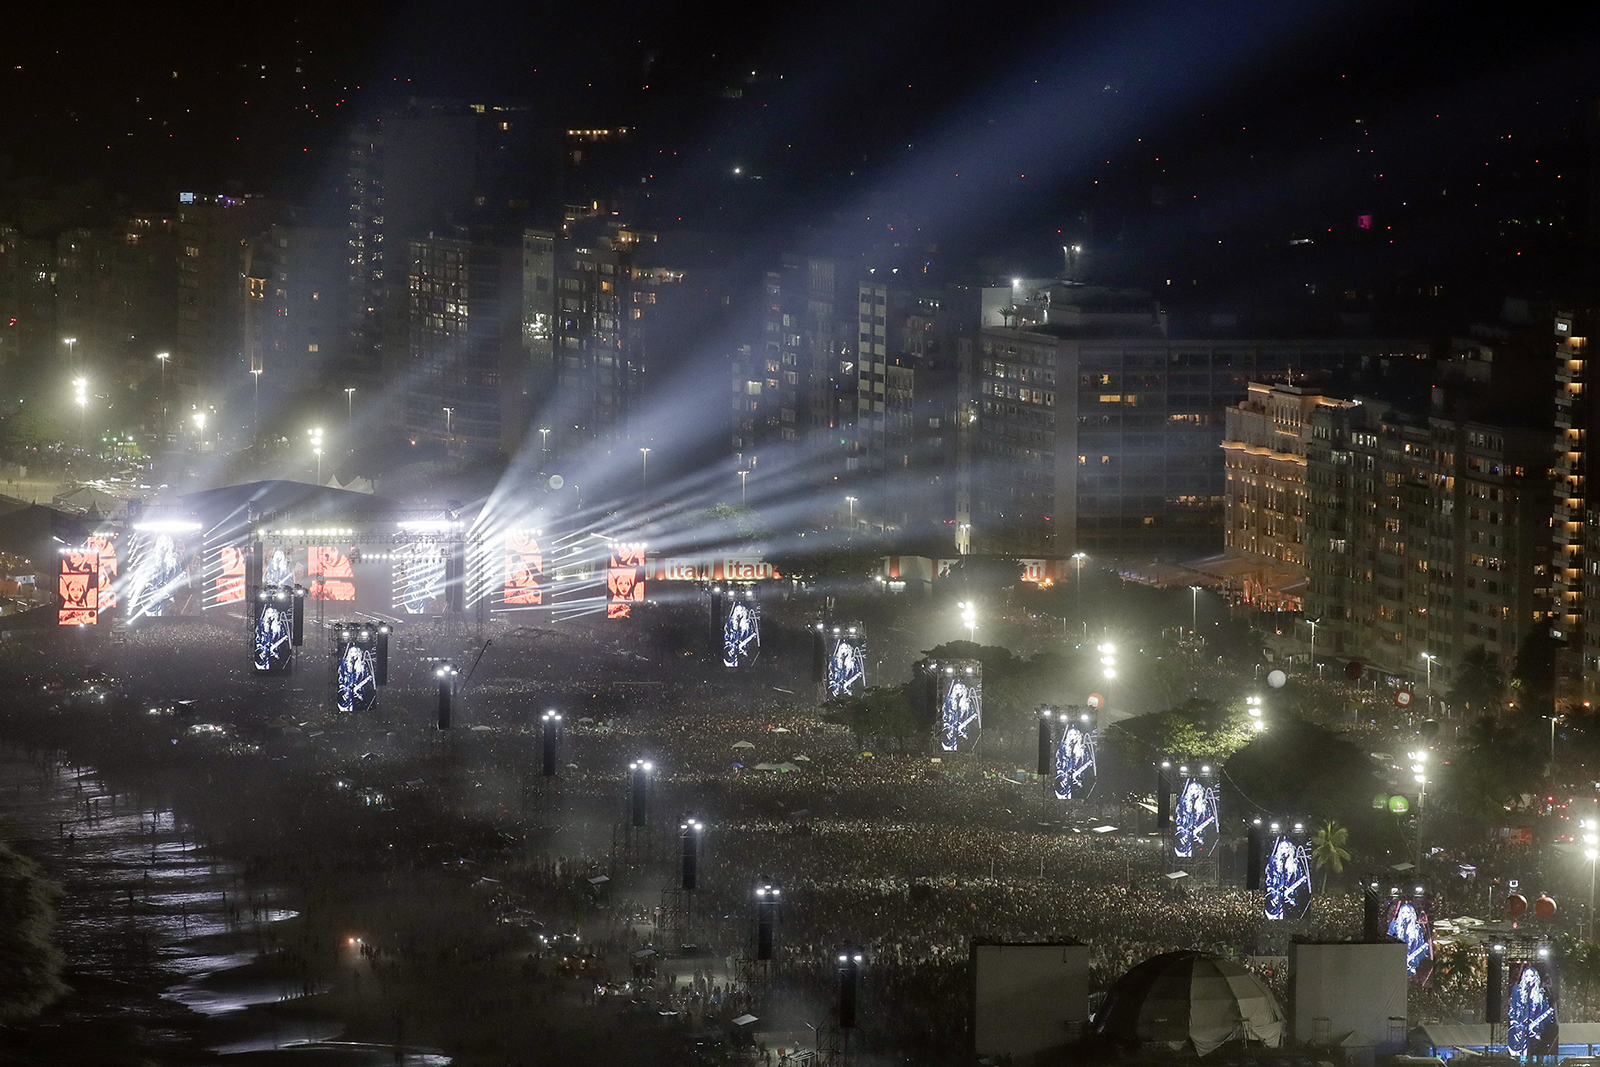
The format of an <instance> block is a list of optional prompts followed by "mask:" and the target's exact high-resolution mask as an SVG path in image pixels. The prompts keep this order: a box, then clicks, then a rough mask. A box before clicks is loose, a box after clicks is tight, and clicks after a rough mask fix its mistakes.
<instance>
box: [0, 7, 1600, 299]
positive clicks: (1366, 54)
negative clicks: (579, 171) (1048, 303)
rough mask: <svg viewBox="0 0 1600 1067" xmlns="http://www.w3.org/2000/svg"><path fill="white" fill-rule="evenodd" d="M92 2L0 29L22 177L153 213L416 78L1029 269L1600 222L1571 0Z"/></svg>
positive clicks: (679, 187) (1519, 240)
mask: <svg viewBox="0 0 1600 1067" xmlns="http://www.w3.org/2000/svg"><path fill="white" fill-rule="evenodd" d="M95 14H96V16H97V17H96V19H94V20H85V19H83V18H82V17H80V16H81V12H80V11H78V10H75V9H64V8H61V9H44V10H39V9H35V10H32V11H30V12H28V13H26V14H25V15H24V16H23V18H22V22H23V24H24V28H23V29H22V31H21V32H13V33H10V34H8V36H7V37H6V39H5V41H4V42H3V43H0V49H3V51H4V56H5V60H4V70H3V72H0V73H3V76H0V106H3V108H4V113H5V114H6V115H7V116H8V124H9V129H8V135H7V137H6V138H5V139H4V141H3V143H0V157H3V158H0V174H3V175H4V177H6V178H7V179H9V180H10V181H11V182H12V185H11V188H12V189H13V190H16V189H17V188H18V186H17V182H18V180H20V179H27V178H35V177H43V178H48V179H54V180H56V181H57V182H61V181H78V180H84V179H89V180H94V181H98V182H100V183H102V185H103V188H104V189H106V190H107V191H108V192H110V193H114V194H118V195H120V196H123V197H126V198H128V200H129V201H130V202H133V203H140V204H156V205H159V204H166V203H170V202H171V200H170V198H171V196H172V194H173V193H174V192H176V191H177V190H178V189H180V188H197V189H206V188H218V187H223V186H225V185H229V184H230V183H231V185H232V186H233V187H234V188H237V189H242V190H247V191H262V192H270V193H273V194H275V195H278V196H281V197H284V198H286V199H289V200H292V201H298V202H302V203H310V202H315V201H316V200H317V199H318V198H319V197H320V196H324V195H326V193H327V192H328V190H329V189H331V188H332V186H333V183H334V181H335V179H336V178H337V176H338V174H339V170H340V158H339V155H338V148H339V144H340V141H341V138H342V137H343V135H344V133H345V132H346V131H347V130H348V128H349V126H350V125H351V124H352V123H353V122H355V121H357V120H360V119H363V118H367V117H370V116H371V115H372V114H374V113H376V112H378V111H379V110H380V109H381V108H383V107H384V106H386V105H391V104H393V103H395V102H397V101H400V100H403V99H404V98H405V97H406V96H407V95H410V94H420V95H433V96H461V97H470V98H479V97H482V98H485V99H489V98H496V99H504V100H520V101H524V102H526V103H528V104H529V105H531V106H532V107H533V109H534V114H535V116H536V121H540V122H542V123H544V124H545V125H546V126H547V128H548V129H549V130H550V131H551V135H552V136H554V133H555V131H558V130H560V129H563V128H565V127H567V126H572V125H598V124H608V125H617V124H625V125H630V126H633V127H635V128H636V129H637V130H638V131H639V140H640V143H641V145H646V146H649V147H650V148H652V149H653V150H654V151H655V152H656V154H657V156H658V157H659V161H660V166H659V167H653V168H652V170H653V177H654V181H655V182H656V185H657V187H659V188H663V189H666V190H669V191H672V190H676V191H677V193H678V194H679V198H680V199H681V200H682V201H683V202H685V203H688V204H691V205H699V206H701V207H703V208H704V212H703V215H702V216H701V217H696V218H692V219H689V220H687V221H686V224H691V223H692V224H694V225H696V226H699V227H702V228H714V227H715V226H717V225H719V224H723V225H727V226H728V227H729V228H730V229H732V230H735V231H737V232H748V228H749V226H750V224H751V220H759V221H760V223H761V225H763V226H766V227H769V228H770V229H771V231H772V232H773V233H774V234H777V233H780V232H781V233H783V234H790V233H793V232H794V231H795V228H796V227H809V228H811V229H812V230H813V231H819V230H820V232H821V233H823V234H824V235H826V234H828V233H835V234H837V233H840V232H842V228H844V229H848V228H851V227H859V226H861V225H864V224H865V222H866V220H868V219H869V218H871V217H872V216H874V214H875V213H877V214H878V215H879V216H880V217H881V218H883V219H885V220H887V218H888V217H889V216H890V215H895V216H897V217H898V218H900V219H902V220H912V221H914V222H915V223H916V224H917V225H919V226H923V227H926V230H927V233H928V234H929V235H930V237H931V238H933V239H936V240H938V241H940V242H942V243H944V244H946V245H949V246H952V247H955V248H958V249H961V250H962V251H963V252H965V253H967V254H969V255H970V256H972V257H974V258H976V259H980V260H981V259H983V258H984V257H985V256H988V257H991V258H992V257H994V256H999V257H1001V259H1002V260H1003V259H1005V258H1006V257H1010V261H1012V262H1015V263H1018V264H1020V265H1023V266H1035V265H1037V266H1038V267H1039V268H1041V269H1053V267H1054V265H1053V264H1052V263H1050V262H1049V261H1048V260H1047V257H1048V256H1049V255H1051V254H1054V253H1053V252H1052V251H1051V250H1052V249H1054V248H1055V247H1056V246H1057V245H1058V244H1059V243H1061V242H1062V241H1065V240H1067V239H1073V240H1086V241H1088V242H1090V243H1091V244H1092V245H1093V246H1094V247H1095V248H1096V249H1100V250H1105V252H1106V254H1105V255H1104V256H1102V257H1101V259H1100V263H1101V266H1102V269H1103V270H1105V271H1106V272H1108V273H1109V274H1112V275H1115V274H1117V273H1118V272H1119V271H1122V272H1123V273H1128V274H1130V276H1131V280H1138V281H1143V282H1145V283H1147V284H1148V283H1150V281H1151V279H1152V278H1154V277H1155V276H1157V275H1160V274H1162V273H1164V272H1168V271H1171V270H1179V271H1183V270H1185V269H1191V270H1192V269H1194V268H1196V267H1198V266H1203V265H1204V263H1209V262H1213V261H1215V259H1216V257H1217V256H1222V257H1224V259H1227V257H1228V256H1229V254H1230V252H1231V251H1233V250H1234V249H1238V250H1239V252H1238V254H1239V255H1242V256H1244V257H1246V258H1249V259H1252V260H1259V259H1260V256H1261V255H1262V254H1263V253H1265V252H1267V251H1268V250H1281V249H1282V248H1284V247H1287V242H1288V240H1290V239H1294V238H1296V237H1318V238H1322V239H1323V240H1324V242H1327V241H1333V240H1338V239H1345V238H1350V237H1351V236H1352V235H1350V234H1349V233H1348V232H1347V231H1348V230H1349V229H1350V227H1352V226H1353V225H1354V219H1355V218H1356V217H1357V216H1358V215H1361V214H1371V215H1372V216H1374V219H1375V220H1376V223H1377V232H1378V234H1381V235H1383V236H1382V240H1383V241H1394V242H1395V244H1396V250H1395V254H1401V253H1403V252H1404V250H1405V249H1406V248H1408V247H1409V248H1410V250H1411V251H1410V252H1404V254H1405V255H1408V256H1410V259H1409V260H1408V261H1407V266H1406V268H1405V269H1407V270H1412V271H1415V270H1421V271H1423V272H1424V273H1425V272H1426V270H1427V269H1429V265H1430V264H1434V265H1439V264H1448V263H1456V262H1459V259H1460V256H1461V255H1462V254H1463V253H1467V252H1470V253H1471V254H1472V255H1475V256H1477V255H1486V256H1490V257H1491V258H1492V260H1493V268H1494V269H1495V270H1502V271H1509V272H1511V275H1510V276H1511V278H1512V280H1516V271H1517V270H1518V269H1519V268H1520V267H1522V266H1523V265H1522V264H1518V263H1517V262H1516V261H1517V260H1518V258H1519V257H1518V256H1517V253H1518V252H1521V253H1524V254H1525V255H1528V256H1538V255H1539V250H1540V249H1541V248H1544V247H1546V246H1548V245H1549V243H1550V242H1551V241H1552V240H1556V241H1569V239H1572V238H1575V237H1578V236H1581V235H1584V234H1593V233H1594V232H1595V231H1596V221H1597V219H1596V215H1597V212H1596V211H1595V210H1594V208H1593V206H1592V203H1593V201H1594V200H1595V199H1596V198H1594V197H1592V196H1591V194H1590V191H1589V190H1590V188H1591V185H1592V183H1591V178H1590V171H1591V156H1592V155H1593V154H1594V148H1593V146H1594V144H1595V137H1594V135H1593V133H1592V123H1591V122H1590V120H1589V115H1590V113H1591V112H1592V110H1593V104H1592V101H1593V99H1594V98H1595V97H1596V95H1597V94H1600V90H1597V87H1596V85H1595V75H1594V64H1593V63H1592V62H1588V61H1586V60H1585V59H1584V57H1590V58H1592V57H1593V55H1594V54H1595V52H1594V44H1595V41H1596V32H1595V30H1596V24H1595V16H1594V15H1592V14H1591V15H1589V16H1588V17H1587V19H1586V20H1585V21H1582V22H1572V21H1570V20H1564V21H1561V22H1556V21H1552V20H1549V19H1543V18H1538V17H1534V16H1533V15H1532V14H1531V13H1530V12H1528V11H1527V10H1525V9H1514V8H1512V7H1503V8H1501V9H1499V10H1498V12H1497V13H1496V14H1494V15H1493V16H1492V17H1489V18H1482V17H1478V16H1477V15H1476V12H1474V16H1473V17H1471V18H1469V17H1466V10H1465V9H1464V8H1463V7H1462V6H1461V5H1459V4H1446V3H1427V4H1412V5H1390V4H1377V3H1368V4H1349V3H1338V4H1333V3H1328V4H1295V5H1285V4H1270V3H1220V4H1202V5H1194V4H1178V3H1148V4H1143V3H1117V4H1111V3H1100V4H1092V3H1091V4H1067V5H1055V6H1051V5H1040V6H1037V7H1033V8H1029V7H1006V8H1003V9H1001V8H991V7H989V6H988V5H973V4H955V3H939V2H934V3H907V2H898V0H896V2H889V3H874V4H868V5H843V4H803V5H742V4H731V3H709V4H688V3H675V4H674V3H660V4H644V3H634V4H587V5H581V4H571V5H543V4H505V3H487V4H477V5H459V4H449V3H436V2H425V3H421V2H419V3H410V4H406V5H404V6H399V5H363V6H361V7H359V8H358V7H355V6H353V5H342V6H340V7H339V8H338V9H337V10H329V9H328V8H326V7H321V6H319V7H316V8H311V7H309V6H303V5H295V4H284V5H276V6H272V7H267V8H259V9H248V10H247V11H246V12H245V13H244V17H240V15H241V12H240V10H239V9H227V8H217V7H211V6H199V5H182V6H180V7H164V8H161V9H159V10H158V9H151V8H148V7H134V6H129V7H126V8H123V9H120V10H111V11H109V12H104V13H102V12H101V11H100V10H99V9H96V12H95ZM730 90H734V92H730ZM1586 101H1589V102H1590V103H1587V104H1586ZM735 168H738V169H739V172H740V178H739V179H738V180H735V179H734V177H733V174H734V170H735ZM752 176H756V177H757V180H758V181H760V182H761V184H760V185H759V186H758V185H755V183H753V182H751V181H749V180H748V179H750V178H751V177H752ZM711 205H715V206H714V208H713V207H712V206H711ZM902 225H904V222H902ZM1384 227H1394V229H1392V230H1391V229H1384ZM1057 230H1059V231H1060V233H1059V235H1058V234H1057V233H1056V231H1057ZM1330 235H1332V236H1330ZM1058 236H1059V238H1060V240H1059V241H1058V240H1057V238H1058ZM1374 236H1375V235H1374V234H1372V233H1366V234H1361V235H1359V238H1360V239H1361V240H1364V241H1366V242H1368V244H1369V245H1372V246H1376V244H1377V242H1376V241H1375V240H1374ZM785 239H786V238H778V237H774V240H777V241H778V243H780V244H781V243H783V240H785ZM823 239H824V240H826V236H824V238H823ZM1219 242H1220V245H1221V249H1220V251H1219V250H1218V248H1217V245H1218V243H1219ZM1507 242H1509V244H1508V243H1507ZM1491 246H1494V247H1493V248H1491ZM1513 246H1514V247H1513ZM1384 247H1385V249H1386V248H1387V246H1384ZM1279 254H1280V251H1272V252H1271V256H1273V257H1275V256H1278V255H1279ZM1374 254H1376V252H1374V251H1373V250H1372V249H1370V248H1369V249H1368V251H1367V252H1364V253H1362V255H1363V256H1364V257H1365V258H1364V259H1363V262H1370V260H1371V256H1372V255H1374ZM1384 254H1388V253H1387V251H1385V253H1384ZM1196 257H1199V259H1198V260H1197V259H1196ZM1269 258H1270V257H1269ZM1541 261H1542V259H1541ZM1229 262H1232V260H1229ZM1486 263H1487V261H1486ZM1391 266H1392V264H1391ZM1277 269H1278V268H1277V267H1274V268H1273V270H1274V271H1276V270H1277ZM1386 269H1388V268H1386ZM1391 273H1392V271H1391ZM1120 280H1129V279H1120ZM1535 280H1539V281H1540V282H1541V284H1542V283H1543V280H1542V279H1535Z"/></svg>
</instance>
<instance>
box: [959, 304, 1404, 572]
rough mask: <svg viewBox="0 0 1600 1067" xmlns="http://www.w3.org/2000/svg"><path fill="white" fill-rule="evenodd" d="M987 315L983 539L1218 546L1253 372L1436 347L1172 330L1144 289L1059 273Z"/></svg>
mask: <svg viewBox="0 0 1600 1067" xmlns="http://www.w3.org/2000/svg"><path fill="white" fill-rule="evenodd" d="M1007 317H1008V319H1009V320H1010V321H1013V322H1016V323H1019V325H1015V326H1009V327H1007V326H1002V327H988V328H985V329H983V330H982V331H981V332H980V333H979V335H978V337H977V338H976V340H975V342H974V343H973V344H972V345H971V346H970V352H969V355H968V358H967V360H966V363H965V366H964V368H963V374H962V380H963V390H964V396H963V403H964V416H963V417H964V418H965V419H967V420H968V421H969V423H970V428H969V430H968V431H967V439H968V441H969V442H970V463H967V464H964V472H965V473H964V476H963V482H964V484H963V486H962V487H961V489H960V494H961V499H962V501H963V502H964V503H965V504H966V505H967V507H968V509H969V510H967V511H966V512H964V513H960V514H958V516H957V523H958V528H965V527H966V526H968V525H969V524H970V529H971V541H970V545H968V546H966V547H968V548H970V550H971V551H974V552H980V553H1010V554H1016V555H1028V556H1067V555H1071V554H1072V553H1074V552H1077V551H1087V552H1090V553H1093V554H1097V555H1104V556H1111V557H1130V556H1131V557H1146V558H1148V557H1152V556H1160V555H1189V556H1194V555H1204V554H1208V553H1213V552H1216V551H1218V550H1219V549H1220V548H1221V547H1222V544H1223V536H1222V532H1223V522H1224V516H1223V509H1224V501H1225V498H1226V474H1225V470H1224V466H1223V461H1222V459H1223V456H1222V449H1221V447H1220V446H1221V444H1222V440H1223V432H1224V411H1225V409H1227V408H1228V407H1229V406H1231V405H1235V404H1238V403H1239V402H1240V401H1242V400H1244V399H1246V396H1247V393H1248V384H1249V383H1250V382H1252V381H1269V380H1289V379H1291V378H1293V377H1295V376H1297V375H1305V374H1307V373H1310V374H1313V375H1316V374H1322V373H1334V372H1337V373H1356V372H1359V371H1362V370H1367V371H1371V370H1373V369H1374V368H1378V367H1381V366H1383V365H1385V364H1387V363H1392V362H1406V363H1414V362H1417V361H1421V360H1424V359H1425V358H1426V356H1427V345H1426V344H1425V343H1423V342H1419V341H1410V340H1398V339H1383V338H1362V337H1339V336H1334V337H1328V338H1293V337H1290V338H1285V339H1276V338H1261V339H1256V338H1241V337H1238V336H1229V335H1230V334H1235V333H1236V329H1235V326H1236V324H1235V323H1233V322H1232V321H1231V320H1230V321H1226V322H1222V323H1220V324H1218V325H1217V326H1216V328H1214V329H1211V330H1209V331H1198V330H1196V331H1189V330H1177V329H1169V328H1168V323H1167V317H1166V315H1165V314H1164V313H1163V312H1162V310H1161V309H1160V308H1159V307H1158V306H1157V305H1156V303H1155V302H1154V301H1153V300H1152V299H1151V298H1150V296H1149V295H1148V294H1146V293H1140V292H1132V291H1120V290H1109V289H1099V288H1094V287H1082V286H1068V285H1064V284H1056V285H1053V286H1050V287H1048V288H1046V289H1041V290H1039V291H1038V292H1036V293H1035V294H1034V295H1032V296H1031V297H1029V298H1028V299H1025V300H1020V301H1018V302H1017V303H1015V304H1014V305H1013V306H1012V307H1011V308H1009V309H1008V311H1007Z"/></svg>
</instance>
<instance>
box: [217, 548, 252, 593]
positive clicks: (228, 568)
mask: <svg viewBox="0 0 1600 1067" xmlns="http://www.w3.org/2000/svg"><path fill="white" fill-rule="evenodd" d="M244 554H245V549H244V547H243V546H242V545H223V546H222V552H221V560H220V562H221V564H222V567H221V570H220V571H219V572H218V573H217V582H216V597H217V599H216V602H217V603H218V604H231V603H234V602H235V601H239V600H243V599H244V580H245V555H244Z"/></svg>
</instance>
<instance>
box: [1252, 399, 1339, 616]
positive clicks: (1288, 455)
mask: <svg viewBox="0 0 1600 1067" xmlns="http://www.w3.org/2000/svg"><path fill="white" fill-rule="evenodd" d="M1249 389H1250V392H1249V395H1248V396H1247V397H1246V398H1245V399H1244V400H1243V401H1241V402H1240V403H1239V404H1238V405H1237V406H1235V407H1230V408H1228V409H1227V412H1226V422H1225V424H1224V428H1223V438H1222V451H1223V464H1224V468H1225V477H1226V479H1227V482H1226V494H1227V495H1226V499H1225V501H1224V503H1223V530H1222V542H1223V546H1224V551H1225V552H1226V554H1227V556H1228V557H1229V558H1230V560H1239V561H1243V562H1245V563H1249V564H1253V565H1255V566H1253V567H1252V568H1251V569H1250V570H1248V571H1242V572H1241V583H1240V584H1241V592H1242V593H1243V595H1244V598H1245V599H1246V600H1247V601H1248V602H1251V603H1255V604H1258V605H1260V606H1262V607H1268V608H1278V609H1289V610H1295V609H1298V608H1299V607H1300V598H1301V595H1302V594H1303V592H1304V588H1305V584H1306V518H1305V517H1306V442H1307V440H1308V439H1309V438H1310V435H1311V417H1312V415H1314V414H1315V412H1316V411H1317V409H1318V408H1319V407H1324V406H1326V407H1347V406H1349V404H1350V402H1349V401H1342V400H1335V399H1333V398H1331V397H1325V396H1322V395H1320V394H1319V393H1317V391H1315V390H1313V389H1310V388H1306V387H1301V386H1295V385H1272V384H1264V383H1260V382H1251V383H1250V387H1249Z"/></svg>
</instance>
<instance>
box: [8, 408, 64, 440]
mask: <svg viewBox="0 0 1600 1067" xmlns="http://www.w3.org/2000/svg"><path fill="white" fill-rule="evenodd" d="M59 440H61V423H60V421H59V420H58V419H56V418H54V417H53V416H52V415H51V414H50V413H49V412H48V411H47V410H45V407H44V405H42V404H37V403H35V404H27V403H24V404H23V405H22V406H20V407H18V408H17V410H16V411H14V412H12V413H11V414H10V415H7V416H6V417H5V419H4V420H0V442H4V443H5V444H8V445H40V444H46V443H48V442H51V441H59Z"/></svg>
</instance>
